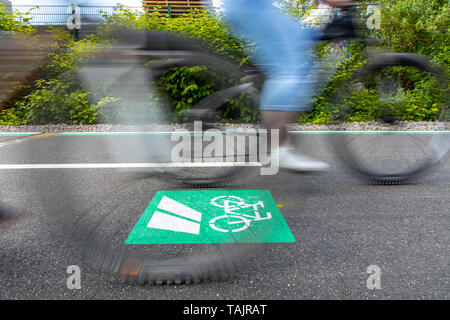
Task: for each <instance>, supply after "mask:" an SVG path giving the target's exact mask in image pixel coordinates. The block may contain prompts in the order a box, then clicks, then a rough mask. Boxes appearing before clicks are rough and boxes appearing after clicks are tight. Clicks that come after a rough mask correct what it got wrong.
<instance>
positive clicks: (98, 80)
mask: <svg viewBox="0 0 450 320" xmlns="http://www.w3.org/2000/svg"><path fill="white" fill-rule="evenodd" d="M149 34H152V33H149ZM149 34H147V33H141V32H138V33H137V36H136V37H135V38H133V36H130V37H128V42H125V43H121V44H119V45H117V46H116V47H113V48H108V49H107V50H105V51H102V52H101V54H96V55H95V56H94V57H93V58H91V59H89V60H88V61H86V62H85V63H84V64H83V65H82V66H81V67H80V69H79V71H78V74H79V75H80V78H81V79H82V80H83V83H84V86H85V88H86V89H87V90H88V91H89V93H90V96H91V98H92V99H94V100H95V99H96V100H97V101H103V102H104V104H100V106H99V108H98V111H99V121H100V122H101V123H102V124H104V125H105V127H106V128H112V132H101V133H98V134H96V133H92V132H90V133H89V134H88V135H89V139H86V135H85V134H82V133H81V134H73V133H67V134H64V133H62V134H58V135H55V136H52V137H49V139H51V140H50V142H52V143H53V148H54V150H55V152H54V153H52V155H53V156H54V157H55V158H54V159H52V160H51V161H52V163H59V162H65V161H67V158H66V157H67V155H70V154H72V155H73V154H74V150H77V151H78V152H77V154H76V156H75V157H76V161H81V162H84V163H88V164H90V163H91V162H93V161H94V162H95V161H97V162H98V161H99V160H98V159H100V160H101V163H103V164H105V163H106V164H107V166H106V167H107V168H103V169H97V168H98V167H96V166H92V167H90V168H89V169H87V170H82V169H78V168H71V169H68V170H61V171H56V172H52V174H51V175H45V174H43V175H41V174H37V175H36V179H35V181H31V182H30V183H34V184H35V186H34V187H35V188H34V189H35V190H37V193H38V194H39V196H40V197H41V199H42V204H43V206H44V209H43V211H44V212H47V218H48V219H49V221H48V225H52V226H54V232H53V234H54V236H55V237H57V238H58V239H59V241H65V242H67V243H68V244H70V246H71V247H72V250H73V251H74V255H77V256H78V255H79V256H81V257H82V258H83V259H82V261H83V262H86V263H87V265H88V266H93V267H94V268H96V269H99V270H101V271H103V272H107V273H112V274H115V275H119V276H122V277H124V278H125V279H126V280H129V281H137V282H139V283H141V284H144V283H149V284H174V283H175V284H178V283H192V282H195V283H196V282H199V281H202V280H204V281H206V280H211V279H224V278H225V279H226V278H227V277H228V276H230V275H231V274H232V272H231V269H233V268H235V267H239V268H243V267H245V263H244V261H245V259H244V257H250V256H253V255H254V254H255V253H256V252H257V250H256V249H257V248H256V247H255V245H254V244H251V243H246V244H243V243H240V242H239V241H238V240H236V239H235V238H233V237H231V236H230V238H229V239H228V238H227V239H225V240H226V241H225V242H219V243H217V242H214V241H212V240H211V241H210V239H209V238H205V239H203V240H202V241H203V242H201V243H193V242H187V243H184V242H182V241H181V242H175V243H174V244H167V243H158V244H155V243H151V244H135V243H132V244H128V243H126V240H127V239H128V236H129V235H130V232H131V231H132V230H133V229H134V226H135V225H136V223H137V221H139V220H138V219H139V217H141V216H142V215H143V212H145V210H146V208H147V206H149V202H150V201H151V199H152V196H153V195H154V194H155V190H163V189H173V185H171V184H170V181H167V179H166V180H163V179H155V176H154V175H152V174H148V173H153V172H154V169H155V168H158V169H163V173H164V174H167V171H168V169H179V167H177V166H171V164H174V163H175V162H173V161H171V153H172V150H171V149H172V148H173V141H172V140H171V138H172V137H173V136H176V135H175V134H173V133H174V131H175V129H179V128H181V129H183V130H184V131H183V132H182V133H181V135H185V136H188V137H189V138H190V137H191V135H192V136H194V137H195V133H196V132H193V130H189V128H188V129H186V126H185V125H184V124H182V125H180V124H178V123H168V114H169V113H170V111H171V110H170V106H169V103H168V102H170V101H168V100H167V99H165V97H164V96H162V95H161V93H160V91H159V90H158V87H157V81H158V79H160V77H162V76H163V75H164V74H165V71H164V72H162V71H163V70H169V66H170V67H174V63H175V65H176V66H177V67H180V66H186V65H189V66H192V65H194V66H197V67H198V66H200V67H204V66H207V67H209V66H212V67H214V68H216V69H219V70H223V72H225V73H226V75H229V74H230V67H228V68H225V67H221V65H220V63H222V64H223V65H224V66H225V65H226V66H229V64H226V63H224V62H223V61H222V60H220V59H218V58H217V57H216V56H213V55H209V54H207V53H205V52H204V51H198V52H193V51H192V50H191V51H186V50H187V49H189V48H190V47H189V46H190V45H191V43H190V42H189V41H188V42H187V43H188V44H187V45H186V46H185V47H183V46H181V45H182V44H183V43H184V41H187V40H184V39H182V38H179V37H177V38H176V39H177V40H179V41H175V40H174V39H173V38H171V35H166V34H163V35H162V38H161V39H163V40H165V41H166V42H164V43H166V44H167V43H170V42H171V41H172V40H174V41H175V42H176V45H177V48H178V51H177V52H178V53H177V52H175V51H176V50H175V49H174V48H172V47H170V46H166V45H165V44H164V45H162V44H161V43H160V44H161V47H160V49H161V48H163V49H161V50H160V49H158V50H157V49H156V48H150V47H149V46H147V45H146V43H147V42H150V43H151V44H152V45H154V46H156V45H157V42H156V41H150V40H149V38H148V36H149ZM157 35H158V36H161V34H157ZM161 39H160V40H161ZM131 40H133V41H131ZM142 41H143V44H142ZM152 49H154V50H152ZM172 49H173V50H172ZM183 49H185V50H183ZM168 51H169V52H168ZM181 51H182V53H180V52H181ZM108 52H109V53H110V54H109V55H108ZM122 52H125V54H122ZM149 56H150V57H151V59H149V58H148V57H149ZM174 57H181V58H179V59H174ZM216 72H217V71H216ZM233 90H235V89H232V90H231V91H233ZM229 91H230V90H228V91H227V92H225V93H224V94H223V95H220V98H226V97H228V96H229V94H230V92H229ZM222 93H223V92H222ZM210 96H211V95H210ZM217 96H218V95H216V96H215V97H213V98H210V99H209V100H206V101H205V100H201V101H202V103H200V107H198V108H193V110H194V111H193V112H191V113H189V112H185V113H183V116H186V117H190V116H192V117H194V119H195V120H201V119H205V118H204V115H205V114H208V111H210V110H211V109H210V107H211V105H210V104H209V102H211V103H213V102H214V101H216V100H217ZM105 97H107V98H105ZM101 99H103V100H101ZM219 100H220V99H219ZM167 108H169V109H167ZM212 110H213V111H214V109H212ZM111 123H112V124H114V125H113V126H112V127H107V126H106V125H110V124H111ZM201 126H202V127H201V128H202V129H204V128H205V126H208V124H205V123H204V122H203V123H202V124H201ZM193 129H196V128H195V124H193ZM201 136H203V134H202V135H201ZM85 139H86V140H85ZM194 151H196V150H194ZM30 152H32V151H31V150H30ZM202 154H203V152H202ZM217 156H219V155H217ZM70 161H73V160H72V159H70ZM188 163H191V162H188ZM178 164H179V163H177V165H178ZM193 164H194V165H195V164H197V162H193ZM200 164H201V165H200V166H199V167H195V166H192V167H188V169H197V172H198V171H200V172H199V173H198V175H201V178H200V179H199V178H197V177H195V173H192V172H191V171H189V170H188V171H189V172H188V173H189V175H187V173H186V172H185V173H183V175H182V173H181V172H180V171H179V170H173V171H169V174H171V175H173V176H176V177H178V178H179V179H180V180H182V181H183V182H185V181H187V182H191V181H194V182H193V183H194V184H195V183H198V182H199V181H201V182H202V183H209V182H211V180H212V179H215V180H214V181H215V182H217V181H218V180H217V179H218V178H217V177H219V178H221V177H225V176H229V174H230V171H226V170H228V169H232V170H234V169H235V168H234V167H229V168H228V167H226V166H223V167H218V168H219V169H221V171H220V175H219V174H218V171H215V172H209V173H207V174H205V172H204V171H206V170H205V168H204V167H205V165H204V164H203V163H202V162H200ZM124 168H125V169H124ZM192 171H195V170H192ZM202 171H203V172H202ZM156 173H159V172H156ZM205 177H206V178H205ZM55 179H56V181H57V182H55ZM202 179H203V180H202ZM47 180H48V181H47ZM43 186H45V187H43ZM49 194H50V198H49ZM55 199H57V200H56V201H55ZM182 202H183V203H184V201H182ZM184 206H190V205H189V204H186V203H184ZM215 215H219V214H218V213H217V212H216V213H215V214H213V213H211V212H209V211H205V212H202V221H206V222H207V221H209V220H211V219H213V218H214V217H215ZM220 215H223V211H222V212H220ZM167 216H170V217H172V220H173V219H176V217H177V216H176V215H171V214H170V213H167V212H166V213H165V215H164V217H167ZM160 222H161V220H160ZM164 223H165V224H166V225H165V227H166V229H165V230H168V231H170V232H172V231H173V232H174V233H175V232H178V231H174V230H178V229H177V228H179V224H178V225H177V224H174V225H173V226H172V225H170V226H167V225H168V224H170V223H171V222H170V219H168V220H165V221H164ZM184 223H185V224H189V223H191V224H192V223H193V222H192V221H190V222H189V221H184ZM194 224H195V223H194ZM207 226H208V225H207V223H206V227H207ZM153 229H156V228H153ZM153 229H152V230H153ZM248 229H251V227H249V228H248ZM158 230H160V229H158ZM180 232H181V231H180ZM260 236H261V237H263V236H264V235H261V234H256V233H250V234H249V237H250V238H251V237H254V238H251V239H250V241H248V242H252V240H253V239H254V241H253V242H254V243H257V242H258V237H260ZM206 237H207V236H206Z"/></svg>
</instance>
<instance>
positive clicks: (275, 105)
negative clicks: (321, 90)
mask: <svg viewBox="0 0 450 320" xmlns="http://www.w3.org/2000/svg"><path fill="white" fill-rule="evenodd" d="M224 9H225V12H224V14H225V20H226V21H227V22H228V23H229V25H230V26H231V27H232V28H233V29H234V31H235V32H236V33H238V34H239V35H240V36H242V37H243V38H245V39H246V40H248V41H251V42H254V43H255V45H256V47H257V48H258V49H257V51H256V52H255V54H254V56H253V58H254V59H255V61H256V63H258V64H260V65H261V68H262V70H263V72H264V73H265V74H266V76H267V81H266V83H265V84H264V88H263V92H262V96H261V106H260V109H261V110H282V111H300V110H302V111H305V110H309V109H310V100H311V97H312V94H313V93H314V84H315V82H314V81H313V76H314V75H311V74H310V71H311V66H312V62H313V59H312V55H311V51H312V48H313V45H314V31H312V30H307V29H304V28H302V27H301V25H300V24H299V23H298V22H296V21H294V20H293V19H291V18H290V17H288V16H286V15H284V14H282V13H281V12H280V11H279V9H277V8H276V7H274V6H273V5H272V0H224Z"/></svg>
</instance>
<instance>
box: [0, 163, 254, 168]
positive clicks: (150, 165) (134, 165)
mask: <svg viewBox="0 0 450 320" xmlns="http://www.w3.org/2000/svg"><path fill="white" fill-rule="evenodd" d="M261 166H262V164H261V163H260V162H183V163H174V162H153V163H49V164H47V163H44V164H1V165H0V170H22V169H119V168H193V167H203V168H205V167H261Z"/></svg>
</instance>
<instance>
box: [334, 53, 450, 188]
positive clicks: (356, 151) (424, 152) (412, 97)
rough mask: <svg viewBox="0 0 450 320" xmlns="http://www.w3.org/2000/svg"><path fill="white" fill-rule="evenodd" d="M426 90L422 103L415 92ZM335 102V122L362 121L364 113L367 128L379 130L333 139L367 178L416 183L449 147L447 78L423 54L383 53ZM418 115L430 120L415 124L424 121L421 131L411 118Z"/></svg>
mask: <svg viewBox="0 0 450 320" xmlns="http://www.w3.org/2000/svg"><path fill="white" fill-rule="evenodd" d="M404 79H409V80H408V81H406V80H404ZM411 79H412V80H411ZM423 90H427V92H426V93H427V95H428V96H429V97H430V98H429V100H428V101H418V98H417V96H420V95H418V94H417V93H418V92H419V91H423ZM334 104H335V110H334V112H333V113H332V119H333V121H335V122H343V121H350V122H352V121H363V120H364V119H362V120H361V115H363V114H365V115H368V116H367V121H369V122H370V123H369V125H368V126H369V128H375V130H373V129H372V130H371V131H355V130H354V129H351V128H350V129H347V130H344V131H343V132H338V134H336V135H334V136H333V139H332V140H333V145H334V146H335V147H336V148H335V149H336V151H337V153H338V155H339V156H340V157H341V158H342V160H343V161H344V162H345V163H346V165H348V167H349V168H351V169H352V170H353V172H354V173H356V174H357V175H358V176H360V177H363V178H365V179H369V180H371V181H373V182H376V183H404V182H408V181H412V180H414V179H415V178H418V177H419V176H421V175H422V174H424V173H426V172H427V171H428V170H429V169H431V168H432V167H434V166H435V165H436V164H437V163H439V162H440V161H441V160H442V159H443V158H444V157H445V155H446V153H447V151H448V149H449V145H450V136H449V135H448V134H449V125H448V121H449V113H448V82H447V81H446V80H445V76H444V75H442V74H440V73H439V72H438V71H437V70H436V69H435V68H433V67H432V66H431V65H430V63H429V62H428V60H427V59H425V58H423V57H421V56H418V55H412V54H384V55H381V56H380V57H378V59H376V60H375V61H374V62H372V63H370V64H369V65H368V66H366V67H365V68H364V69H363V70H362V71H361V72H359V73H358V74H357V75H356V76H355V77H354V78H353V79H352V80H351V81H348V82H347V83H346V84H345V85H343V86H342V87H340V88H339V89H338V90H337V95H336V97H335V99H334ZM414 117H421V118H423V119H424V120H428V121H432V122H430V123H429V125H426V124H424V123H420V124H416V126H417V125H421V127H419V128H418V129H417V128H415V127H414V125H411V124H410V123H409V122H408V120H409V119H411V118H414ZM355 119H358V120H355ZM423 127H425V129H423Z"/></svg>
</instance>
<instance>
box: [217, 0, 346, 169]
mask: <svg viewBox="0 0 450 320" xmlns="http://www.w3.org/2000/svg"><path fill="white" fill-rule="evenodd" d="M223 2H224V8H225V19H226V20H227V22H228V23H229V24H230V25H231V27H232V28H233V29H234V30H235V31H236V32H237V33H238V34H240V35H242V36H243V37H244V38H246V39H247V40H249V41H251V42H254V43H255V44H256V47H257V48H258V50H257V52H256V53H255V56H254V58H255V60H256V61H257V63H259V64H261V65H262V68H263V71H264V73H265V74H266V76H267V81H266V82H265V84H264V88H263V91H262V96H261V105H260V109H261V120H262V122H263V124H264V125H265V126H266V127H267V128H268V129H278V130H279V134H280V147H279V148H278V149H277V150H272V156H274V157H279V165H280V167H281V168H285V169H290V170H295V171H300V172H308V171H323V170H326V169H328V168H329V165H328V164H327V163H325V162H323V161H318V160H315V159H312V158H310V157H307V156H305V155H301V154H299V153H298V152H296V150H295V148H294V147H293V146H292V145H291V143H290V141H289V136H288V134H287V125H288V124H289V123H290V122H291V121H293V120H294V119H295V118H296V116H298V112H299V111H308V110H309V109H310V108H311V106H310V100H311V98H312V95H313V93H314V92H313V89H314V86H313V85H314V81H313V79H312V78H311V76H312V75H310V69H311V64H312V62H313V60H312V54H311V51H312V48H313V45H314V32H313V31H312V30H308V29H305V28H303V27H302V26H301V25H300V24H299V23H298V22H297V21H294V20H293V19H291V18H289V17H288V16H286V15H284V14H282V13H281V12H280V11H279V9H278V8H276V7H275V6H274V5H273V4H272V2H273V0H247V1H243V0H223ZM322 2H324V3H325V4H327V5H330V6H333V7H336V6H338V5H339V4H342V3H349V2H352V0H322Z"/></svg>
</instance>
